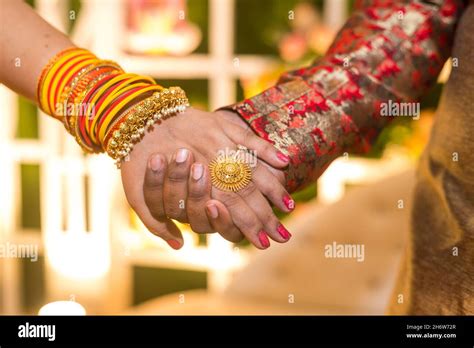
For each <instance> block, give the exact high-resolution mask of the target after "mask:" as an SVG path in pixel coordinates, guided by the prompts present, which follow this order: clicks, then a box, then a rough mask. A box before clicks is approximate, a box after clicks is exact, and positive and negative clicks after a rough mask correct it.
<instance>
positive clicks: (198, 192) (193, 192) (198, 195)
mask: <svg viewBox="0 0 474 348" xmlns="http://www.w3.org/2000/svg"><path fill="white" fill-rule="evenodd" d="M205 195H206V191H205V190H202V189H199V188H197V187H190V189H189V191H188V199H189V200H190V201H194V202H195V201H201V200H203V199H204V197H205Z"/></svg>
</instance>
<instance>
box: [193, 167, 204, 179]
mask: <svg viewBox="0 0 474 348" xmlns="http://www.w3.org/2000/svg"><path fill="white" fill-rule="evenodd" d="M191 171H192V172H193V179H194V180H196V181H197V180H199V179H201V177H202V173H203V172H204V167H203V166H202V164H201V163H194V164H193V166H192V168H191Z"/></svg>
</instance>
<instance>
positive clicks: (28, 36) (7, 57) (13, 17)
mask: <svg viewBox="0 0 474 348" xmlns="http://www.w3.org/2000/svg"><path fill="white" fill-rule="evenodd" d="M0 23H1V24H0V25H1V29H0V48H1V49H0V81H1V82H2V83H3V84H5V85H6V86H7V87H9V88H11V89H12V90H14V91H15V92H17V93H19V94H21V95H23V96H25V97H27V98H29V99H31V100H36V97H35V94H36V83H37V80H38V77H39V75H40V73H41V70H42V69H43V67H44V66H45V65H46V64H47V63H48V61H49V59H51V58H52V57H53V56H54V55H55V54H56V53H58V52H60V51H62V50H64V49H65V48H68V47H73V46H74V44H73V43H72V42H71V40H69V38H68V37H67V36H66V35H64V34H63V33H61V32H60V31H58V30H57V29H55V28H54V27H52V26H51V25H50V24H49V23H48V22H46V21H45V20H44V19H42V18H41V17H40V16H38V14H37V13H36V12H35V11H34V10H33V9H32V8H31V7H30V6H29V5H27V4H26V3H24V2H23V1H21V0H2V7H1V10H0Z"/></svg>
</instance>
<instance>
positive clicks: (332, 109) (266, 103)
mask: <svg viewBox="0 0 474 348" xmlns="http://www.w3.org/2000/svg"><path fill="white" fill-rule="evenodd" d="M362 3H363V5H364V7H362V8H360V9H359V10H357V11H356V12H355V13H354V14H353V15H352V16H351V18H350V19H349V20H348V21H347V23H346V24H345V26H344V27H343V28H342V29H341V31H340V32H339V33H338V35H337V37H336V39H335V41H334V42H333V44H332V46H331V48H330V49H329V51H328V53H327V54H326V55H325V56H324V57H323V59H321V60H320V61H318V62H315V64H314V65H312V66H310V67H307V68H303V69H300V70H296V71H293V72H289V73H287V74H285V75H283V76H282V78H281V79H280V81H279V83H278V84H277V85H276V86H274V87H272V88H270V89H268V90H266V91H264V92H263V93H261V94H260V95H257V96H255V97H253V98H250V99H247V100H244V101H243V102H240V103H238V104H235V105H233V106H232V107H231V108H232V109H234V110H235V111H237V112H238V113H239V114H240V115H241V116H242V117H243V118H244V119H245V120H246V121H247V122H248V123H249V124H250V126H251V127H252V128H253V129H254V131H255V132H256V133H257V134H258V135H259V136H261V137H263V138H264V139H266V140H268V141H270V142H272V143H273V144H274V145H275V146H276V147H278V148H279V149H280V150H281V151H283V152H285V153H287V154H288V155H289V156H290V157H291V165H290V167H289V169H288V172H287V186H288V188H289V189H290V190H296V189H299V188H302V187H303V186H305V185H307V184H308V183H310V182H312V181H314V180H315V179H317V178H318V177H319V176H320V175H321V174H322V172H323V171H324V170H325V169H326V168H327V166H328V165H329V164H330V163H331V162H332V161H333V160H334V159H335V158H336V157H338V156H339V155H341V154H342V153H343V152H345V151H347V152H365V151H367V150H368V149H369V147H370V144H371V143H372V142H373V140H374V139H375V137H376V136H377V135H378V133H379V131H380V130H381V129H382V128H383V127H384V126H385V125H386V124H387V122H388V121H389V119H390V117H382V116H381V114H380V105H381V103H384V102H387V101H389V100H391V101H393V102H401V101H413V100H416V99H417V98H419V97H420V96H421V95H422V94H423V93H424V92H425V91H426V90H427V89H428V88H429V87H431V86H432V85H433V84H434V83H435V82H436V78H437V75H438V74H439V72H440V70H441V68H442V67H443V64H444V62H445V60H446V59H447V58H448V57H449V54H450V51H451V44H452V39H453V36H454V30H455V25H456V23H457V21H458V19H459V17H460V15H461V12H462V9H463V6H464V3H463V1H461V0H449V1H438V3H439V4H438V5H435V4H434V3H436V1H430V2H429V3H427V2H415V1H387V2H383V5H381V4H379V2H372V1H363V2H362ZM372 3H373V4H372Z"/></svg>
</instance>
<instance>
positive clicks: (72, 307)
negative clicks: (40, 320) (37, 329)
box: [38, 301, 86, 315]
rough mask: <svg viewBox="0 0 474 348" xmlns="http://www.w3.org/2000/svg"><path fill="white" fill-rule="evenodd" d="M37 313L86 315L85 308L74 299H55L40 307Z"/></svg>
mask: <svg viewBox="0 0 474 348" xmlns="http://www.w3.org/2000/svg"><path fill="white" fill-rule="evenodd" d="M38 315H86V310H85V308H84V307H82V306H81V305H80V304H79V303H77V302H74V301H56V302H51V303H48V304H45V305H44V306H43V307H41V309H40V310H39V312H38Z"/></svg>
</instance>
